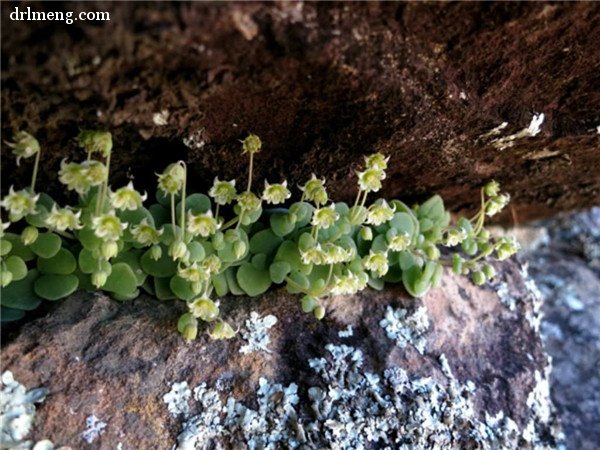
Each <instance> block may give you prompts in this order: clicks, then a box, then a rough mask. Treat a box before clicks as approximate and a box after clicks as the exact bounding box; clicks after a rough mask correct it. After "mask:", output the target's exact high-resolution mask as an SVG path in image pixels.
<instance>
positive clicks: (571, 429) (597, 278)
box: [525, 208, 600, 450]
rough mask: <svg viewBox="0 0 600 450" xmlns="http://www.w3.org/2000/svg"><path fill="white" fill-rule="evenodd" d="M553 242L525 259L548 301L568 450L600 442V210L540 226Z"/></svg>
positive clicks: (587, 449) (556, 390) (547, 336)
mask: <svg viewBox="0 0 600 450" xmlns="http://www.w3.org/2000/svg"><path fill="white" fill-rule="evenodd" d="M540 227H543V229H544V230H546V235H547V237H548V239H547V240H545V243H543V244H542V245H540V246H538V247H537V248H534V249H532V250H531V251H530V252H529V254H527V255H525V258H527V259H528V260H529V261H530V267H531V275H532V277H533V278H534V279H535V280H536V282H537V285H538V286H539V288H540V290H541V292H542V294H543V296H544V305H543V308H542V311H543V313H544V320H543V323H542V327H541V332H542V336H543V338H544V344H545V348H546V350H547V352H548V354H549V355H550V356H551V357H552V363H553V371H552V376H551V385H552V399H553V401H554V403H555V404H556V407H557V410H558V413H559V415H560V418H561V422H562V424H563V427H564V431H565V435H566V438H567V443H568V448H570V449H573V450H596V449H597V448H598V443H599V442H600V429H599V428H598V424H599V423H600V208H594V209H592V210H590V211H587V212H584V213H579V214H574V215H569V216H566V217H561V218H558V219H556V220H553V221H550V222H546V223H543V224H539V225H537V227H536V228H537V229H540Z"/></svg>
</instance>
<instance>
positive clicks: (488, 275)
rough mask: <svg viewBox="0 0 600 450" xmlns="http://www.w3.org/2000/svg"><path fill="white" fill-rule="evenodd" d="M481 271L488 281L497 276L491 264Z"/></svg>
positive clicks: (485, 265) (484, 266)
mask: <svg viewBox="0 0 600 450" xmlns="http://www.w3.org/2000/svg"><path fill="white" fill-rule="evenodd" d="M481 270H482V272H483V274H484V275H485V276H486V278H487V279H488V280H490V279H492V278H494V277H495V276H496V269H494V267H493V266H491V265H489V264H484V265H483V267H482V269H481Z"/></svg>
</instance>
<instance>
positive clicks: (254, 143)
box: [242, 134, 262, 154]
mask: <svg viewBox="0 0 600 450" xmlns="http://www.w3.org/2000/svg"><path fill="white" fill-rule="evenodd" d="M261 147H262V142H261V140H260V138H259V137H258V136H257V135H255V134H249V135H248V137H247V138H246V139H244V140H243V141H242V149H243V151H242V153H250V154H254V153H258V152H259V151H260V149H261Z"/></svg>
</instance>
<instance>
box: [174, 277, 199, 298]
mask: <svg viewBox="0 0 600 450" xmlns="http://www.w3.org/2000/svg"><path fill="white" fill-rule="evenodd" d="M169 287H170V288H171V291H173V293H174V294H175V295H176V296H177V297H178V298H180V299H181V300H191V299H193V298H194V297H195V294H194V291H192V283H190V282H189V281H186V280H184V279H183V278H181V277H180V276H178V275H175V276H174V277H173V278H171V280H170V281H169Z"/></svg>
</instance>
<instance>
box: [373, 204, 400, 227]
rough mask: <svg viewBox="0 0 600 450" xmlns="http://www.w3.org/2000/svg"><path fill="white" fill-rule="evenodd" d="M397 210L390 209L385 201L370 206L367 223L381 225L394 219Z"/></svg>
mask: <svg viewBox="0 0 600 450" xmlns="http://www.w3.org/2000/svg"><path fill="white" fill-rule="evenodd" d="M394 212H396V208H395V207H394V208H392V207H390V205H388V203H387V202H386V201H385V200H382V201H381V202H379V203H374V204H372V205H371V206H369V212H368V214H367V223H368V224H370V225H375V226H378V225H381V224H382V223H385V222H387V221H389V220H392V218H393V217H394Z"/></svg>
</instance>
